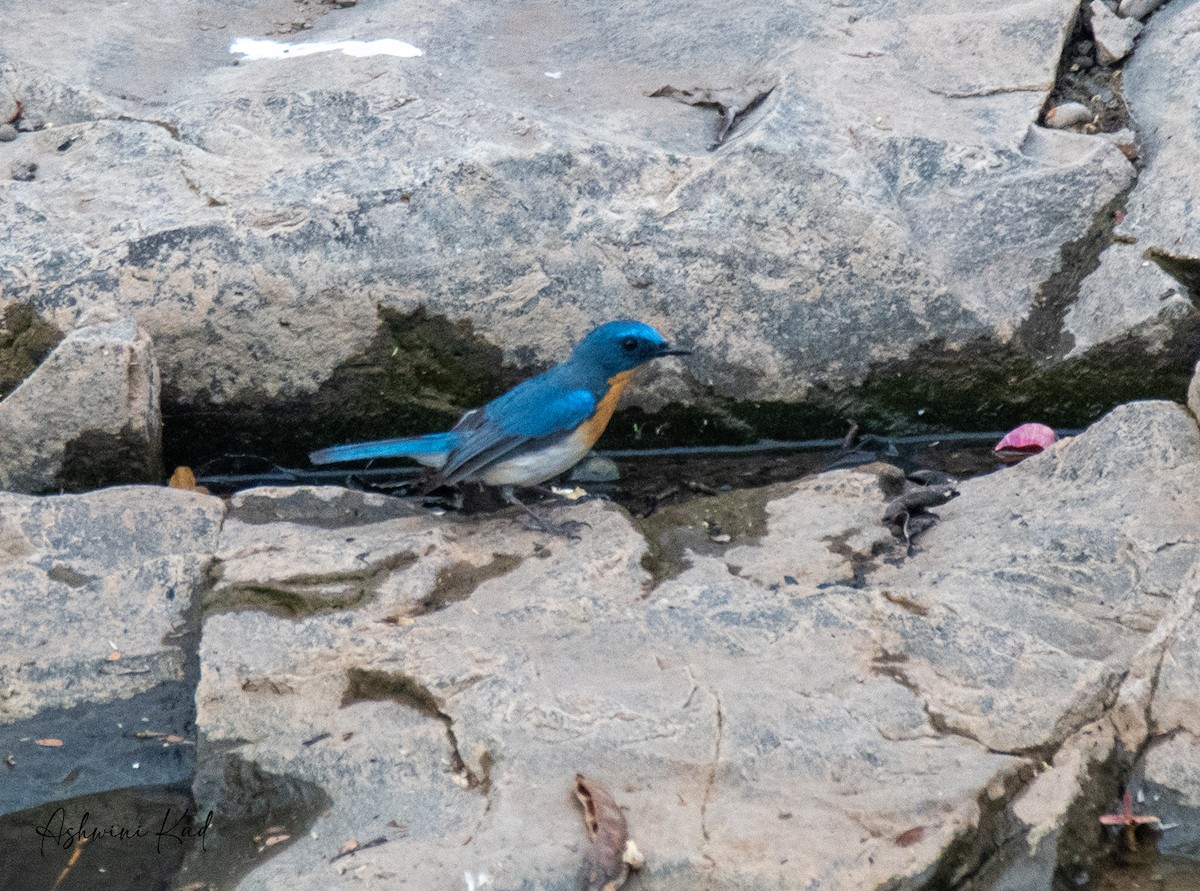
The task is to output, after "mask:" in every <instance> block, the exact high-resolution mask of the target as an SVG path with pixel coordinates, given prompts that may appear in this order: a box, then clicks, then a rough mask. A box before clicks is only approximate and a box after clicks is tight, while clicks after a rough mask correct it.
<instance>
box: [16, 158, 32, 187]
mask: <svg viewBox="0 0 1200 891" xmlns="http://www.w3.org/2000/svg"><path fill="white" fill-rule="evenodd" d="M36 175H37V165H36V164H34V163H33V162H32V161H22V162H20V163H17V164H14V165H13V166H12V178H13V179H15V180H16V181H17V182H19V183H28V182H32V181H33V178H34V177H35V176H36Z"/></svg>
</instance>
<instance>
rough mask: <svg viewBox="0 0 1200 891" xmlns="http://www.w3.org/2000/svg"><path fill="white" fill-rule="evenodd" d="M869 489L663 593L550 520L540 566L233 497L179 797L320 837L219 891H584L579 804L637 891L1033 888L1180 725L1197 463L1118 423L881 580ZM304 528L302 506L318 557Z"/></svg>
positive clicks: (835, 490)
mask: <svg viewBox="0 0 1200 891" xmlns="http://www.w3.org/2000/svg"><path fill="white" fill-rule="evenodd" d="M895 484H896V481H895V480H894V479H893V478H892V475H891V474H890V473H884V472H882V471H880V470H879V469H878V468H875V467H870V468H866V469H864V470H857V471H837V472H833V473H830V474H826V475H823V476H820V477H815V478H812V479H809V480H805V481H802V482H800V483H798V484H795V485H794V486H793V487H781V488H779V489H776V490H769V491H770V498H769V500H768V501H767V502H766V503H765V504H764V505H763V512H764V521H763V526H762V528H761V530H760V535H759V536H758V537H757V538H756V539H755V538H750V537H741V538H739V539H737V540H734V541H732V542H729V543H728V546H727V547H726V549H724V550H723V551H722V550H720V549H716V550H711V551H709V552H706V553H698V552H694V551H693V552H692V553H691V555H690V557H689V559H688V561H687V565H686V566H684V567H683V568H682V569H681V570H680V571H679V572H677V573H675V574H673V575H671V574H666V575H660V576H658V577H652V576H650V575H648V574H647V572H646V570H645V568H644V567H643V565H642V564H643V559H644V557H645V555H646V552H647V543H646V541H645V539H643V537H642V536H641V535H640V534H639V532H638V530H637V529H636V528H635V527H634V525H633V524H632V523H631V522H630V521H629V519H628V518H627V517H626V516H625V515H624V514H623V513H622V512H620V511H619V510H617V509H614V508H612V507H609V506H605V505H604V504H602V503H598V502H585V503H582V504H575V505H571V506H568V507H563V508H557V509H556V513H555V516H556V518H564V517H566V516H570V517H572V518H574V519H582V520H586V521H587V522H588V523H589V524H590V528H588V529H585V530H584V532H583V535H582V539H581V540H579V541H576V542H566V541H561V540H547V539H546V538H545V536H544V535H541V534H538V533H530V532H527V531H524V530H523V529H522V528H521V527H520V526H519V525H517V523H516V522H514V521H513V520H511V519H507V518H504V517H499V518H479V519H476V520H467V521H464V520H461V519H453V518H448V517H442V518H430V517H428V516H421V515H416V516H406V515H403V514H400V515H394V516H390V517H386V516H379V515H378V514H376V515H375V516H373V517H371V518H370V519H367V515H368V514H369V513H370V512H371V511H378V510H380V509H381V505H382V504H383V503H384V502H379V503H378V504H376V503H375V502H369V501H362V502H361V503H360V506H359V507H357V508H354V509H350V505H351V503H352V502H354V501H355V500H356V498H357V496H355V497H354V498H351V497H349V496H346V495H341V494H339V493H338V491H337V490H331V489H313V490H258V491H254V492H250V493H244V494H243V495H242V496H239V500H238V502H237V503H236V504H235V507H234V514H233V516H232V517H231V518H230V520H228V521H227V523H226V525H225V528H224V530H223V533H222V536H221V541H220V544H219V546H218V553H219V555H220V557H219V561H220V562H219V565H218V567H217V569H216V572H215V576H216V577H217V578H218V581H217V584H216V587H215V588H214V589H213V590H212V591H211V592H210V594H209V598H210V600H209V603H210V606H209V609H210V611H212V612H211V614H210V615H209V617H208V618H207V620H206V623H205V627H204V634H203V638H202V642H201V664H202V674H201V681H200V686H199V689H198V692H197V708H198V723H199V726H200V729H201V761H202V767H201V778H200V780H198V783H197V786H198V788H203V789H207V790H212V789H214V788H219V786H220V782H219V780H220V777H219V776H215V777H214V776H212V775H210V774H207V773H205V771H206V768H205V767H204V766H203V765H204V763H205V756H206V753H209V752H211V753H214V755H219V756H223V755H224V754H225V753H227V752H228V753H232V754H235V755H237V756H238V757H240V758H244V759H246V760H247V761H249V762H251V763H253V764H256V765H258V766H259V767H260V768H261V769H263V770H265V771H268V772H271V773H277V774H286V775H291V776H294V777H296V778H297V779H299V780H303V781H304V782H306V783H311V784H315V785H316V786H319V787H321V788H322V789H324V790H325V792H326V793H327V794H328V795H329V796H330V799H331V802H332V804H331V805H330V808H329V809H328V811H327V812H326V813H324V814H323V815H322V816H321V817H320V819H318V820H317V822H316V823H315V824H314V826H313V828H312V832H311V834H310V835H309V836H307V837H305V838H303V839H301V840H300V841H298V842H296V843H295V844H293V845H292V846H291V847H289V848H288V849H287V850H286V851H284V852H283V853H281V854H280V855H279V856H277V857H276V858H274V859H272V860H271V861H269V862H268V863H266V864H264V865H263V866H261V867H259V868H258V869H257V870H255V871H254V872H253V873H252V874H251V875H250V876H248V877H247V878H246V879H245V880H244V881H243V882H242V884H241V885H240V886H239V887H240V888H243V889H251V888H269V887H277V886H282V885H287V886H289V887H292V888H295V889H304V888H310V887H311V888H317V887H322V888H325V887H329V886H332V887H343V886H345V887H349V886H351V885H353V884H357V883H359V882H360V881H363V880H364V877H366V876H376V877H386V879H387V881H389V882H391V883H393V885H394V886H395V887H413V888H431V887H455V886H460V885H461V882H462V877H463V876H464V875H466V876H468V877H470V879H471V880H473V881H475V882H476V883H479V882H481V881H482V879H481V878H480V876H486V877H487V880H488V881H489V882H490V883H491V887H496V888H518V887H543V888H569V887H575V884H574V881H575V875H576V873H577V871H578V869H579V867H580V864H581V858H582V851H583V847H584V835H583V830H582V827H581V825H580V816H579V813H578V809H577V807H576V806H575V805H574V804H573V802H572V798H571V795H570V782H571V777H573V775H574V774H575V772H576V771H579V772H583V773H585V774H586V775H588V776H591V777H594V778H596V779H599V780H601V781H602V782H604V783H605V784H606V785H608V787H609V788H610V789H611V790H612V792H613V794H614V795H615V796H616V798H617V800H618V801H619V802H620V804H621V805H622V806H623V808H625V811H626V815H627V819H628V822H629V826H630V832H631V835H632V837H633V838H634V839H635V840H636V841H637V844H638V846H639V848H640V849H641V851H642V852H643V853H644V854H645V855H646V858H647V865H646V870H647V879H646V881H649V882H651V883H653V885H654V886H655V887H656V888H681V889H682V888H695V887H698V886H712V887H806V886H808V885H809V884H813V885H817V884H819V885H820V887H822V888H831V889H837V888H847V889H850V888H854V889H859V888H864V887H878V886H880V885H883V884H886V883H889V882H890V883H892V886H893V887H898V888H907V887H920V886H922V884H923V883H924V882H926V881H928V880H929V879H930V878H931V877H932V876H933V875H934V873H935V871H936V872H937V874H938V875H940V876H943V877H953V876H960V877H961V876H963V875H966V874H968V873H973V872H974V871H976V870H978V869H979V868H980V865H981V864H983V863H986V866H985V868H984V871H983V873H982V874H981V875H980V876H977V881H982V880H983V877H984V876H987V875H989V874H990V875H991V878H992V879H995V880H996V881H999V880H1000V879H1001V877H1000V876H998V875H997V874H996V871H997V869H1000V868H1001V867H1002V866H1003V865H1005V864H1013V863H1017V864H1019V865H1020V870H1021V872H1020V873H1019V874H1020V875H1021V876H1022V877H1023V878H1022V879H1021V881H1020V882H1019V883H1018V884H1016V885H1013V884H1011V881H1010V884H1009V885H1008V886H1004V885H998V886H997V887H1011V888H1017V887H1021V888H1023V889H1029V888H1035V887H1049V882H1050V875H1051V873H1052V871H1053V868H1054V865H1055V862H1056V858H1057V854H1056V852H1057V845H1058V844H1059V840H1060V838H1061V837H1062V835H1063V832H1064V827H1065V826H1066V825H1067V822H1068V820H1069V813H1070V812H1071V809H1072V805H1073V804H1074V803H1075V802H1076V801H1077V800H1078V799H1079V797H1080V795H1081V794H1083V793H1082V790H1083V789H1084V788H1085V787H1088V784H1089V783H1090V782H1091V779H1090V774H1089V771H1090V770H1091V766H1092V765H1093V764H1098V763H1103V762H1105V761H1107V760H1108V759H1109V758H1110V757H1111V756H1112V753H1113V752H1114V751H1115V749H1114V747H1115V746H1116V743H1117V741H1118V740H1120V741H1121V743H1122V744H1124V745H1125V746H1126V747H1127V748H1128V749H1130V750H1135V749H1137V748H1138V747H1139V746H1140V745H1141V743H1142V742H1143V741H1144V740H1145V738H1146V736H1147V734H1148V733H1149V732H1150V731H1149V727H1150V725H1149V723H1148V721H1147V716H1148V715H1154V716H1155V717H1154V720H1155V721H1159V720H1161V721H1162V722H1164V723H1165V722H1168V721H1170V720H1172V719H1170V718H1169V717H1167V715H1169V714H1181V715H1182V714H1190V712H1188V709H1189V708H1190V709H1191V710H1192V712H1194V711H1195V709H1194V707H1193V706H1192V705H1190V704H1189V703H1190V700H1186V701H1184V702H1183V703H1182V704H1181V705H1178V706H1174V705H1172V704H1171V702H1172V700H1171V698H1170V697H1172V696H1176V695H1182V696H1185V697H1190V696H1191V695H1192V694H1191V693H1190V692H1189V691H1191V690H1193V689H1194V688H1195V684H1194V683H1193V681H1194V679H1191V677H1190V674H1187V673H1186V672H1184V673H1181V674H1180V676H1179V678H1178V682H1177V683H1176V684H1175V685H1174V686H1172V685H1171V684H1168V683H1167V678H1168V676H1167V675H1166V673H1165V671H1166V669H1165V667H1164V674H1163V676H1162V678H1161V680H1160V678H1159V676H1158V666H1159V665H1160V663H1161V664H1162V665H1163V666H1166V665H1167V661H1166V660H1164V658H1163V653H1164V652H1167V653H1168V656H1169V655H1170V653H1171V652H1173V650H1172V649H1171V647H1176V646H1178V647H1179V648H1180V650H1181V652H1186V653H1189V654H1190V652H1191V650H1192V649H1194V648H1193V647H1189V645H1188V644H1187V641H1186V640H1184V639H1183V638H1180V637H1177V636H1176V632H1177V631H1178V630H1179V629H1180V628H1186V627H1189V626H1188V625H1187V623H1188V622H1189V621H1192V620H1191V619H1190V616H1191V613H1192V611H1193V608H1194V601H1195V596H1196V566H1197V565H1198V562H1200V539H1198V538H1197V536H1196V534H1195V530H1196V529H1197V528H1200V497H1198V496H1200V430H1198V429H1197V426H1196V422H1195V420H1194V419H1193V417H1192V416H1191V415H1190V414H1189V413H1188V412H1187V411H1186V410H1184V409H1183V408H1181V407H1180V406H1177V405H1173V404H1167V403H1136V404H1131V405H1128V406H1124V407H1122V408H1120V409H1118V410H1117V411H1114V412H1113V413H1112V414H1110V415H1109V416H1107V417H1106V418H1105V419H1103V420H1102V421H1101V422H1100V423H1098V424H1096V425H1095V426H1094V427H1092V428H1091V429H1089V430H1088V431H1086V432H1085V433H1084V434H1082V435H1081V436H1079V437H1076V438H1074V439H1069V440H1064V441H1061V442H1059V443H1057V444H1056V445H1055V446H1053V447H1052V448H1051V449H1049V450H1047V451H1046V452H1045V453H1043V454H1041V455H1038V456H1036V457H1033V458H1030V459H1029V460H1027V461H1025V462H1023V463H1021V464H1020V465H1018V466H1016V467H1014V468H1011V469H1007V470H1004V471H1002V472H999V473H996V474H993V475H991V476H987V477H982V478H977V479H973V480H970V481H967V482H965V483H963V484H962V485H961V486H960V489H961V493H962V494H961V496H960V497H959V498H957V499H955V500H954V501H952V502H950V503H949V504H947V505H945V506H943V507H941V508H939V510H938V512H939V513H940V514H941V516H942V520H941V523H940V524H939V525H938V526H936V527H935V528H934V529H932V530H930V531H928V532H926V533H925V535H924V536H923V537H922V539H921V540H920V545H919V548H918V550H917V551H916V553H915V555H914V556H913V557H911V558H909V559H906V560H905V559H902V557H901V555H902V553H903V552H902V549H901V548H900V546H899V545H895V544H890V543H889V542H888V540H887V538H886V536H884V535H881V529H882V527H881V525H880V524H879V517H880V516H881V514H882V506H883V504H884V503H885V501H886V498H887V493H886V492H885V490H889V491H890V489H891V488H893V487H894V486H895ZM301 502H305V503H308V504H312V505H320V504H323V505H325V507H324V508H321V509H318V510H316V511H314V523H313V524H311V525H310V524H306V523H305V522H304V521H303V518H302V517H300V516H299V515H298V513H297V511H296V510H295V509H294V508H295V505H297V504H299V503H301ZM272 503H277V504H280V505H287V504H291V505H292V507H287V506H283V507H281V508H280V509H279V510H278V511H275V512H274V513H275V514H276V515H277V516H278V517H279V519H278V520H276V519H272V513H273V511H272V510H271V508H270V505H271V504H272ZM239 515H240V516H239ZM822 553H823V554H824V556H822ZM823 561H824V562H823ZM786 578H791V579H792V582H794V584H793V583H791V582H786V581H785V579H786ZM847 581H849V582H851V583H853V584H856V585H858V587H850V586H848V585H847V584H845V582H847ZM349 588H353V591H352V592H351V593H350V594H349V596H348V594H347V591H348V589H349ZM331 594H332V596H331ZM239 598H240V599H239ZM347 604H350V605H351V606H350V608H339V607H342V606H344V605H347ZM229 610H236V611H229ZM1189 658H1190V656H1189ZM1156 684H1158V685H1159V687H1160V689H1162V685H1163V684H1167V687H1166V688H1165V689H1166V690H1167V693H1168V698H1167V699H1166V700H1164V701H1163V702H1161V703H1160V702H1159V701H1158V700H1157V699H1153V711H1152V710H1151V706H1152V697H1153V691H1154V689H1155V686H1156ZM1176 690H1177V691H1181V692H1179V693H1178V694H1177V693H1175V692H1172V691H1176ZM1159 714H1162V715H1163V716H1164V717H1162V718H1161V719H1160V718H1159V717H1157V716H1158V715H1159ZM1181 720H1182V719H1181ZM1186 720H1188V721H1190V720H1191V718H1187V719H1186ZM231 747H232V748H231ZM1043 762H1046V763H1047V765H1048V766H1046V765H1043ZM214 763H218V764H219V763H220V761H219V759H218V760H217V761H216V762H214ZM1002 814H1006V815H1007V816H999V815H1002ZM389 821H395V825H391V823H390V822H389ZM396 826H400V827H402V829H396ZM1000 826H1006V827H1013V826H1015V827H1018V829H1019V831H1017V832H1016V833H1015V834H1014V833H1013V832H1011V831H1010V830H1009V829H1000V828H999V827H1000ZM378 836H384V837H386V838H387V839H388V841H387V843H386V844H382V845H380V846H378V847H373V848H370V849H369V850H363V851H361V852H359V853H356V854H355V855H354V856H353V857H352V858H343V859H341V860H338V861H336V862H335V863H334V864H333V866H332V867H331V866H330V864H329V863H328V860H329V858H330V857H332V856H333V855H334V854H336V853H337V852H338V850H340V849H341V848H342V846H343V844H344V843H346V842H347V841H348V840H351V839H355V840H358V841H360V842H361V841H362V840H365V839H369V838H374V837H378ZM951 842H957V844H955V845H954V846H953V848H951V847H950V845H951ZM998 846H1000V847H1002V848H1003V850H1004V851H1005V853H1004V854H1003V855H997V856H994V855H995V852H996V850H997V847H998ZM950 851H953V853H948V852H950ZM989 852H990V853H989ZM1031 877H1032V878H1031ZM1012 881H1015V879H1013V880H1012ZM469 884H470V881H468V885H469Z"/></svg>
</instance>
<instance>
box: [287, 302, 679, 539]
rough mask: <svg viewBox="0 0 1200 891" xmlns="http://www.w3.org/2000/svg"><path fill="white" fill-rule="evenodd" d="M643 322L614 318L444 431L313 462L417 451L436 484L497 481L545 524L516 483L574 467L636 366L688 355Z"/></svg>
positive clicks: (327, 452) (317, 455)
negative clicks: (563, 357) (557, 360)
mask: <svg viewBox="0 0 1200 891" xmlns="http://www.w3.org/2000/svg"><path fill="white" fill-rule="evenodd" d="M689 353H690V351H689V350H680V349H672V348H671V347H670V346H669V345H668V344H667V342H666V340H664V339H663V336H662V335H661V334H659V333H658V332H657V331H655V330H654V329H653V328H651V327H650V326H649V325H645V324H643V323H641V322H634V321H628V320H625V321H618V322H608V323H607V324H604V325H601V326H600V327H598V328H596V329H595V330H593V331H592V332H591V333H590V334H588V335H587V337H585V338H584V339H583V340H581V341H580V342H579V343H578V344H577V345H576V347H575V350H574V352H572V353H571V356H570V358H569V359H567V361H566V362H563V363H562V364H561V365H556V366H555V367H554V368H551V369H550V370H549V371H546V372H544V373H542V374H539V375H538V376H537V377H534V378H530V379H529V380H527V381H525V382H524V383H521V384H518V385H517V386H515V387H513V388H512V389H511V390H509V391H508V392H507V393H505V394H504V395H503V396H499V397H497V398H496V399H493V400H492V401H491V402H489V403H488V404H487V405H485V406H483V407H482V408H477V409H473V410H471V411H469V412H467V413H466V414H465V415H463V416H462V418H461V419H460V420H459V422H458V423H457V424H455V425H454V428H453V429H452V430H448V431H446V432H445V433H430V434H428V435H425V436H414V437H408V438H404V439H384V440H379V441H375V442H357V443H351V444H349V445H340V446H333V447H332V448H328V449H321V450H320V451H316V452H313V453H312V454H311V455H309V460H310V461H312V463H313V464H334V463H338V462H342V461H363V460H367V459H370V458H396V457H405V458H412V459H413V460H415V461H419V462H420V463H422V464H424V465H426V466H428V467H431V468H433V469H434V474H433V478H432V479H431V481H430V488H434V487H436V486H440V485H452V484H454V483H460V482H478V483H483V484H484V485H488V486H498V487H500V489H501V493H502V494H503V497H504V499H505V500H506V501H508V502H509V503H510V504H514V505H516V506H517V507H520V508H521V509H522V510H524V511H526V512H527V513H529V514H531V515H532V516H534V518H535V519H537V520H538V522H539V524H541V525H542V526H543V527H546V524H545V523H544V522H543V521H542V520H541V519H540V518H538V517H537V516H536V515H535V514H533V512H532V511H530V510H529V508H527V507H526V506H525V505H524V504H522V503H521V502H520V501H519V500H518V499H517V497H516V494H515V493H514V491H513V489H514V487H517V486H536V485H538V484H539V483H543V482H545V481H546V480H548V479H551V478H552V477H555V476H558V474H560V473H562V472H564V471H566V470H568V469H570V468H571V467H574V466H575V465H576V464H577V463H578V462H579V461H580V460H582V459H583V457H584V456H585V455H586V454H587V453H588V452H589V451H590V450H591V448H592V446H593V445H594V444H595V443H596V440H598V439H599V438H600V434H601V433H603V432H604V428H605V427H607V426H608V422H609V419H610V418H612V414H613V410H614V409H616V407H617V400H618V399H619V398H620V396H621V391H622V390H624V389H625V385H626V384H628V383H629V379H630V378H631V377H632V376H633V370H634V369H635V368H637V367H638V366H639V365H643V364H645V363H646V362H649V361H651V360H652V359H658V358H661V357H663V356H682V355H688V354H689Z"/></svg>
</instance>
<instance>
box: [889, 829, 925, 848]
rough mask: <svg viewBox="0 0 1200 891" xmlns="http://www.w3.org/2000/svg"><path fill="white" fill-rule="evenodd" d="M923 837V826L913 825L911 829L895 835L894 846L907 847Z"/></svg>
mask: <svg viewBox="0 0 1200 891" xmlns="http://www.w3.org/2000/svg"><path fill="white" fill-rule="evenodd" d="M924 837H925V827H924V826H914V827H913V828H912V829H906V830H905V831H904V832H901V833H900V834H899V835H897V836H896V847H897V848H907V847H910V846H912V845H915V844H916V843H917V842H919V841H920V840H921V839H923V838H924Z"/></svg>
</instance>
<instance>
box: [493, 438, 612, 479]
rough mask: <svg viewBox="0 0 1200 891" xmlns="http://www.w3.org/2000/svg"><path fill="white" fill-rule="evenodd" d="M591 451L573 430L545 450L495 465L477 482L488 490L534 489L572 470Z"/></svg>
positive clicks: (589, 446)
mask: <svg viewBox="0 0 1200 891" xmlns="http://www.w3.org/2000/svg"><path fill="white" fill-rule="evenodd" d="M591 449H592V445H591V443H590V442H588V441H587V440H586V439H585V438H584V435H583V433H582V432H581V431H580V430H576V431H575V432H574V433H572V434H571V435H570V436H568V437H567V438H566V439H564V440H562V442H559V443H557V444H556V445H552V446H550V447H549V448H545V449H542V450H540V451H537V452H530V453H528V454H525V455H518V456H517V457H515V458H508V459H507V460H504V461H498V462H497V463H495V464H493V465H491V466H490V467H488V468H487V469H486V470H484V472H483V473H482V474H480V476H479V479H480V480H481V481H482V482H484V483H486V484H487V485H489V486H536V485H537V484H538V483H544V482H545V481H546V480H548V479H550V478H551V477H554V476H558V475H559V474H560V473H562V472H563V471H564V470H569V469H570V468H572V467H574V466H575V465H576V464H578V463H579V462H580V461H582V460H583V457H584V455H586V454H587V453H588V452H590V451H591Z"/></svg>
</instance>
